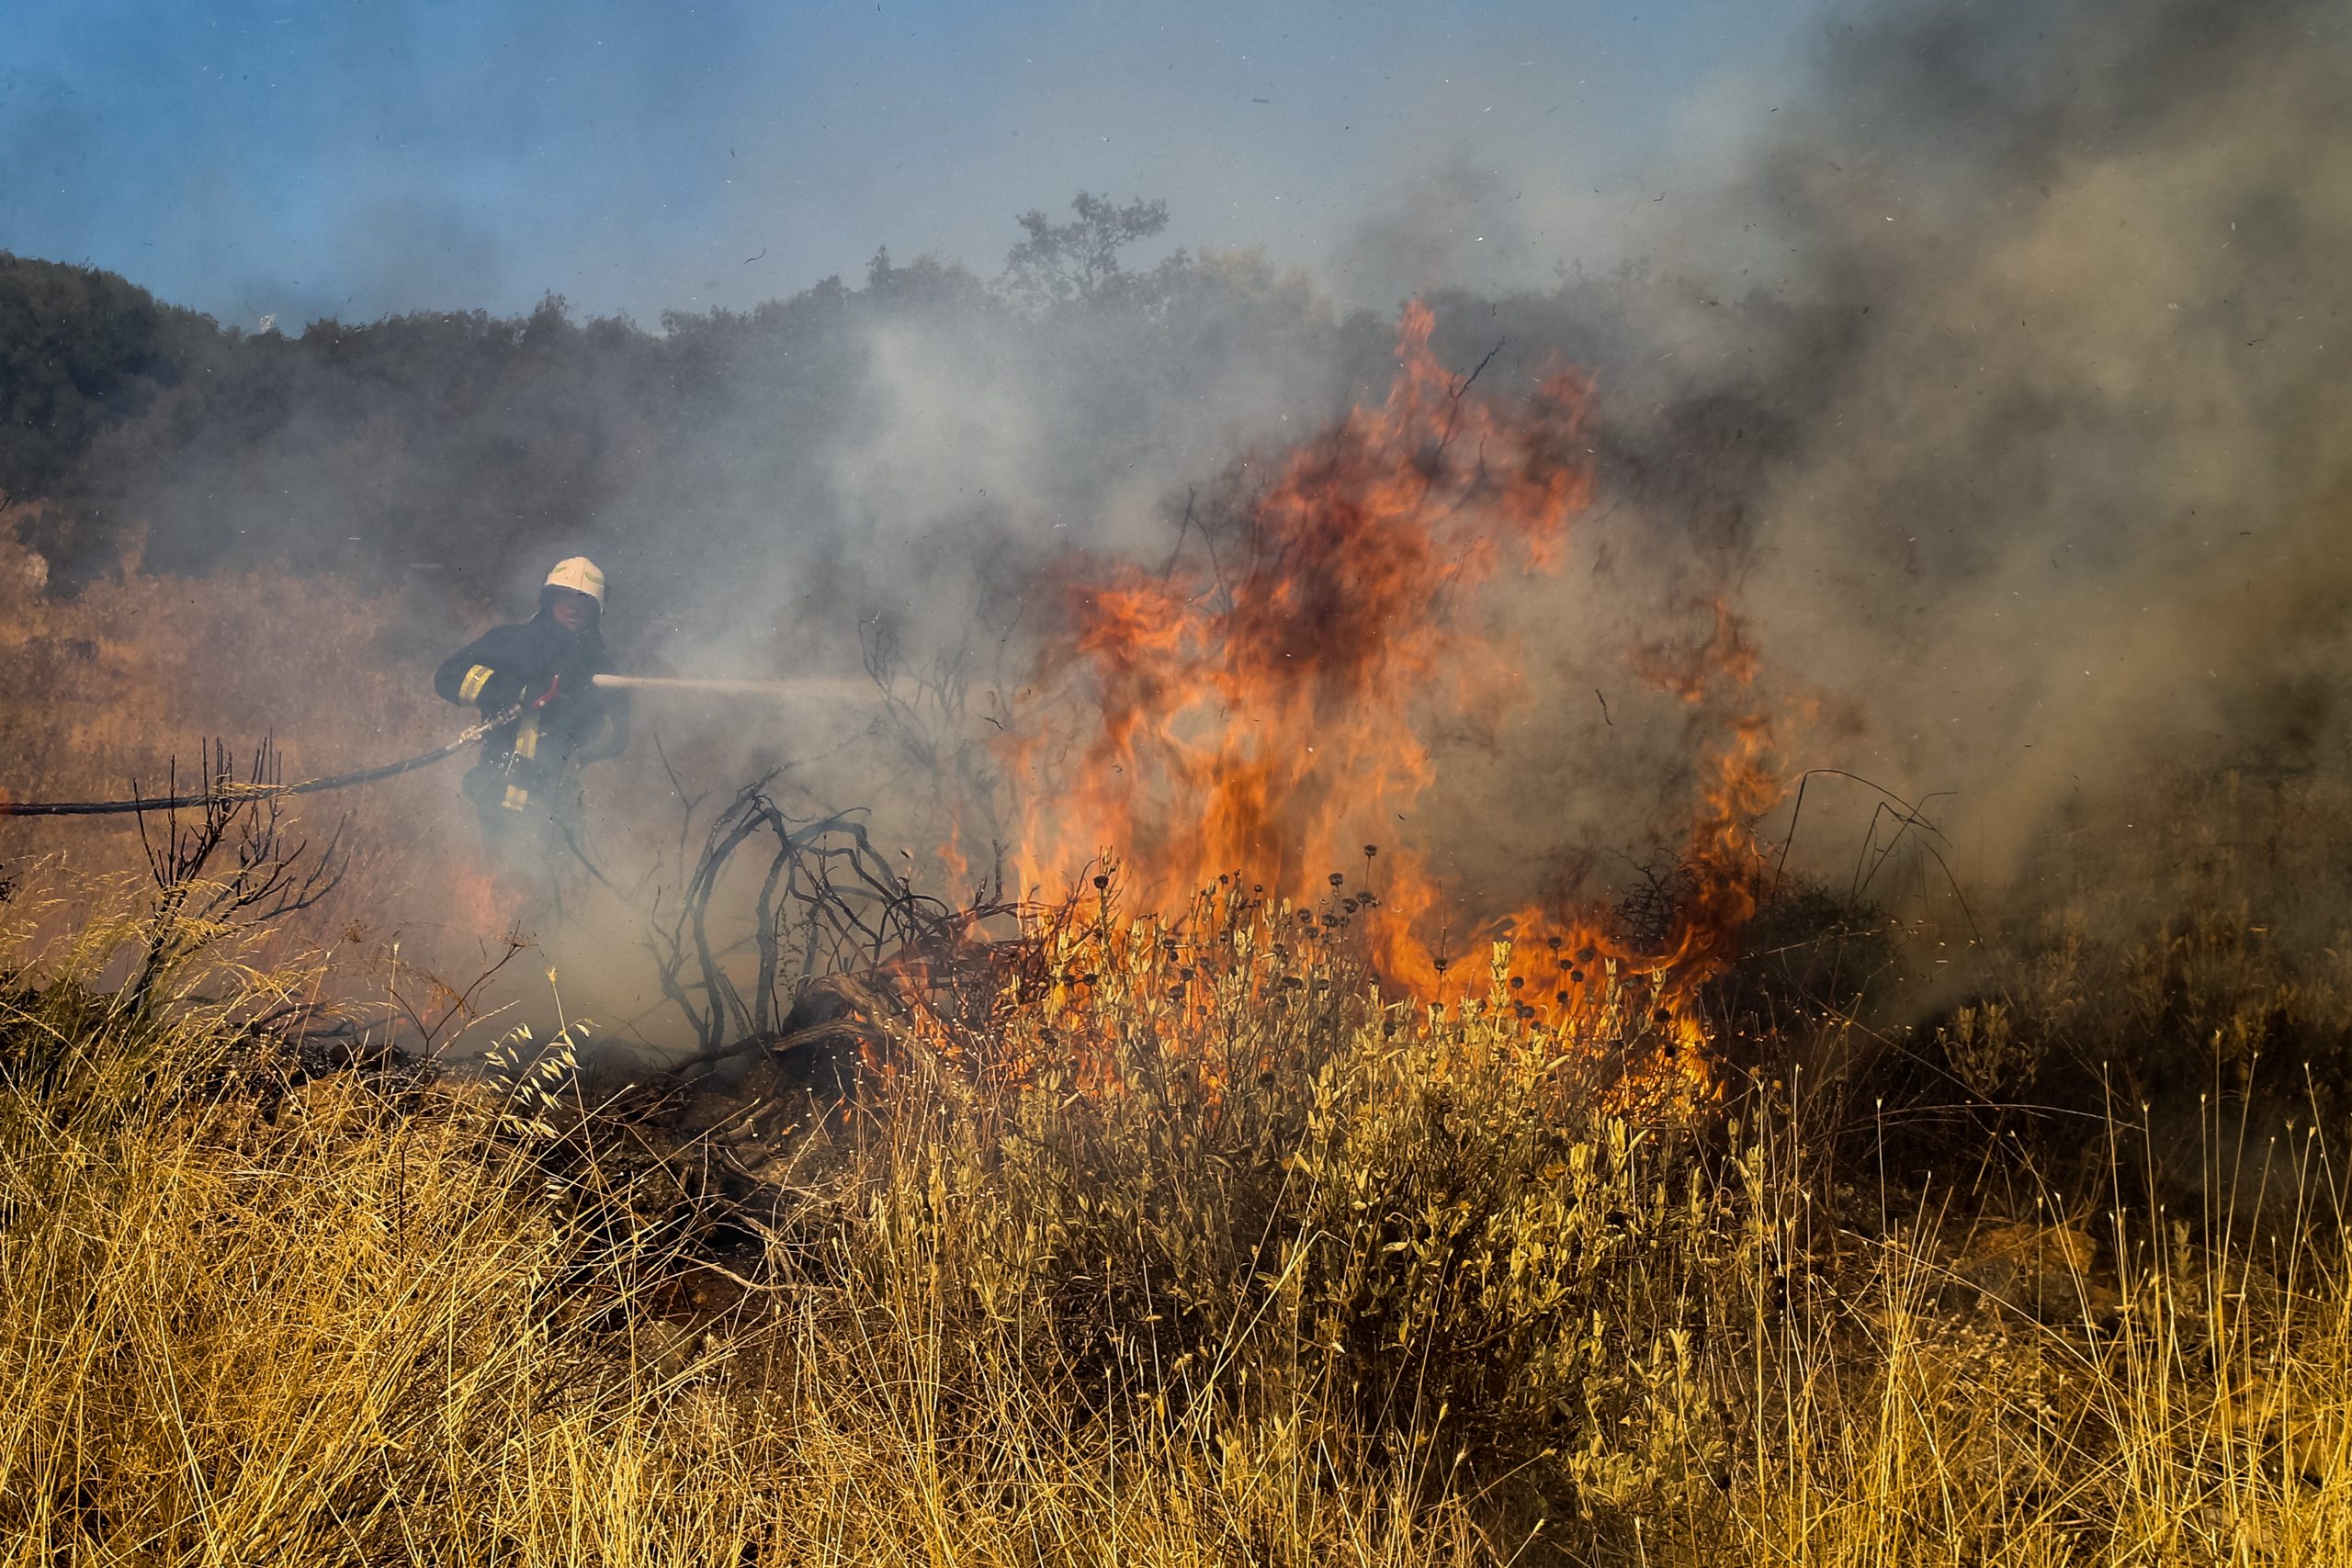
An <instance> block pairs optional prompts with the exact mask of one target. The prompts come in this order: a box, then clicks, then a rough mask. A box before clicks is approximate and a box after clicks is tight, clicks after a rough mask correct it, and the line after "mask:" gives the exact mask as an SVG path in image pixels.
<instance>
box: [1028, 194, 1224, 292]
mask: <svg viewBox="0 0 2352 1568" xmlns="http://www.w3.org/2000/svg"><path fill="white" fill-rule="evenodd" d="M1070 209H1071V210H1072V211H1073V212H1075V213H1076V214H1077V215H1078V216H1077V218H1076V220H1075V221H1072V222H1069V223H1056V222H1054V221H1053V220H1051V219H1049V218H1047V217H1046V215H1045V213H1043V212H1042V211H1039V210H1037V209H1034V208H1033V209H1030V210H1029V211H1027V212H1024V213H1023V214H1022V215H1021V216H1020V217H1019V218H1018V219H1017V220H1015V221H1017V222H1018V223H1019V224H1020V225H1021V227H1022V229H1023V231H1025V232H1026V233H1027V234H1028V236H1029V237H1028V238H1027V239H1025V240H1023V241H1022V242H1021V243H1019V244H1017V245H1015V246H1013V247H1012V252H1011V254H1008V255H1007V256H1006V257H1005V258H1004V287H1005V290H1006V292H1007V293H1009V294H1011V295H1012V297H1013V298H1014V299H1018V300H1020V301H1021V302H1023V304H1028V305H1035V306H1046V305H1063V304H1080V303H1088V302H1092V301H1097V300H1103V299H1115V298H1120V297H1123V296H1127V295H1130V294H1131V293H1132V292H1133V291H1134V287H1135V285H1136V281H1137V276H1138V275H1136V274H1134V273H1130V272H1127V271H1125V270H1124V269H1123V268H1121V266H1120V265H1119V253H1120V252H1121V251H1123V250H1125V248H1126V247H1128V246H1129V245H1132V244H1134V243H1136V242H1137V241H1140V240H1148V239H1150V238H1152V237H1153V236H1154V235H1156V234H1158V233H1159V231H1161V230H1163V229H1165V228H1167V227H1168V204H1167V203H1166V202H1164V201H1145V200H1143V199H1142V198H1141V197H1138V198H1136V200H1134V201H1131V202H1129V203H1128V204H1127V205H1126V206H1125V207H1121V206H1119V205H1118V204H1117V203H1116V202H1114V201H1113V200H1112V199H1111V198H1110V197H1107V196H1092V195H1090V194H1088V193H1087V192H1085V191H1080V192H1079V193H1078V195H1077V197H1075V198H1074V199H1073V200H1072V201H1071V202H1070ZM1183 259H1184V258H1183V254H1182V252H1179V253H1178V254H1176V255H1175V256H1174V257H1171V258H1170V261H1171V262H1172V263H1173V264H1174V265H1177V266H1182V263H1183ZM1160 270H1162V271H1165V270H1167V264H1163V265H1162V268H1161V269H1160ZM1144 276H1150V275H1144Z"/></svg>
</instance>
